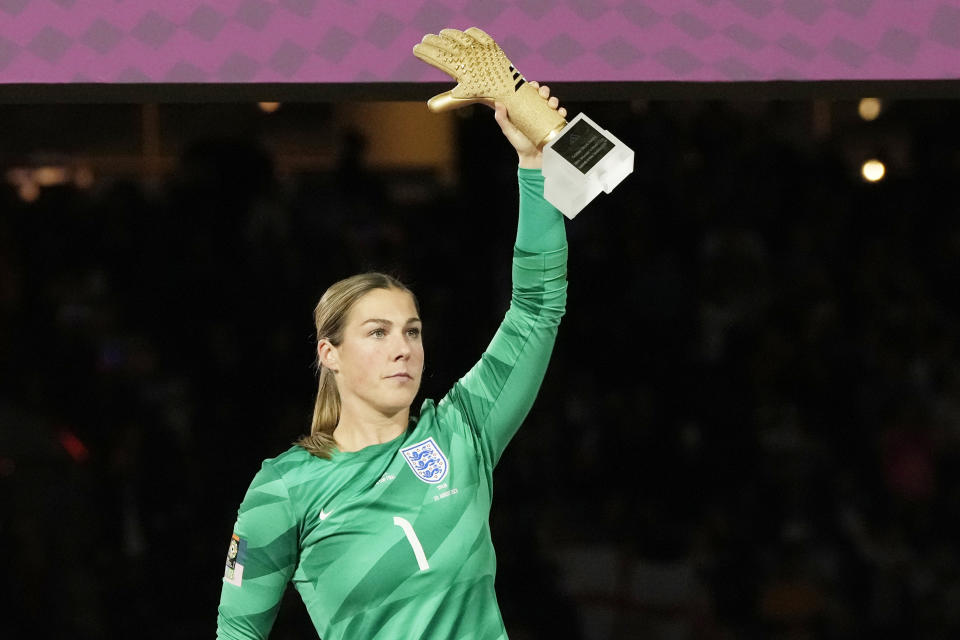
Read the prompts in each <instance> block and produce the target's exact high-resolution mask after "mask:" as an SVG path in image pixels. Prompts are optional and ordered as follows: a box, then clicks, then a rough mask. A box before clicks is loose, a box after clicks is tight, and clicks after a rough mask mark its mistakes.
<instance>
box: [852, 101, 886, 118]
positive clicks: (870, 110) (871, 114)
mask: <svg viewBox="0 0 960 640" xmlns="http://www.w3.org/2000/svg"><path fill="white" fill-rule="evenodd" d="M882 109H883V103H882V102H881V101H880V99H879V98H863V99H861V100H860V104H859V106H858V107H857V112H858V113H859V114H860V117H861V118H863V119H864V120H867V121H868V122H869V121H870V120H876V119H877V117H878V116H879V115H880V111H881V110H882Z"/></svg>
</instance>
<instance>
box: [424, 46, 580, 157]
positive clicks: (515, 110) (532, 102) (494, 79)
mask: <svg viewBox="0 0 960 640" xmlns="http://www.w3.org/2000/svg"><path fill="white" fill-rule="evenodd" d="M413 55H415V56H417V57H418V58H420V59H421V60H423V61H424V62H426V63H427V64H429V65H432V66H434V67H436V68H437V69H440V70H441V71H443V72H444V73H447V74H449V75H450V76H451V77H452V78H453V79H454V80H456V81H457V86H455V87H454V88H453V89H451V90H450V91H446V92H444V93H441V94H440V95H436V96H434V97H432V98H430V100H429V101H428V102H427V108H429V109H430V110H431V111H433V112H434V113H440V112H442V111H449V110H450V109H457V108H459V107H464V106H466V105H468V104H474V103H477V102H480V103H483V104H486V105H489V106H491V107H492V106H493V105H494V102H502V103H503V104H504V105H506V107H507V112H508V113H509V114H510V120H511V121H512V122H513V124H515V125H516V126H517V128H518V129H520V131H522V132H523V133H524V135H526V136H527V137H528V138H529V139H530V140H531V141H532V142H534V143H535V144H536V145H537V147H541V148H542V147H543V145H544V144H546V143H548V142H550V141H551V140H553V139H554V138H555V137H556V136H557V134H558V133H559V132H560V130H561V129H563V127H565V126H566V124H567V121H566V120H564V119H563V118H562V117H560V115H559V114H558V113H557V112H556V110H555V109H551V108H550V106H549V105H548V104H547V101H546V100H544V99H543V98H542V97H541V96H540V93H539V92H538V91H537V89H535V88H534V87H532V86H530V85H529V84H527V81H526V80H524V78H523V76H522V75H520V72H519V71H517V70H516V69H515V68H514V66H513V65H512V64H511V63H510V60H508V59H507V56H506V54H504V53H503V49H501V48H500V47H499V45H497V43H496V42H494V40H493V38H491V37H490V36H488V35H487V34H486V33H484V32H483V31H481V30H480V29H478V28H476V27H471V28H469V29H467V30H466V31H458V30H457V29H443V30H442V31H441V32H440V34H439V35H434V34H432V33H430V34H427V35H425V36H424V37H423V40H422V41H421V42H420V44H418V45H416V46H414V47H413Z"/></svg>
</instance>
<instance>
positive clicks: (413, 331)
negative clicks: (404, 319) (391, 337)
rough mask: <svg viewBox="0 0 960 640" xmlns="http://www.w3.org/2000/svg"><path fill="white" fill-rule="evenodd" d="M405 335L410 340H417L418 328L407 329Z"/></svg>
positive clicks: (418, 335)
mask: <svg viewBox="0 0 960 640" xmlns="http://www.w3.org/2000/svg"><path fill="white" fill-rule="evenodd" d="M407 335H408V336H410V337H411V338H419V337H420V327H410V328H409V329H407Z"/></svg>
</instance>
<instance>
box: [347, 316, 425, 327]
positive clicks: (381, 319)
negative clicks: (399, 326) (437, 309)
mask: <svg viewBox="0 0 960 640" xmlns="http://www.w3.org/2000/svg"><path fill="white" fill-rule="evenodd" d="M371 322H375V323H377V324H386V325H392V324H393V322H391V321H390V320H387V319H385V318H370V319H369V320H364V321H363V322H362V323H361V324H369V323H371ZM411 322H421V320H420V318H418V317H416V316H413V317H412V318H407V321H406V323H405V324H410V323H411Z"/></svg>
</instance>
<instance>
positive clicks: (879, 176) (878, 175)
mask: <svg viewBox="0 0 960 640" xmlns="http://www.w3.org/2000/svg"><path fill="white" fill-rule="evenodd" d="M860 173H861V175H863V179H864V180H866V181H867V182H879V181H880V180H883V176H884V175H886V173H887V168H886V167H885V166H883V163H882V162H880V161H879V160H876V159H870V160H867V161H866V162H864V163H863V166H862V167H861V168H860Z"/></svg>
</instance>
